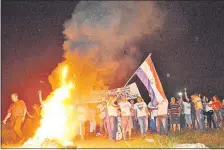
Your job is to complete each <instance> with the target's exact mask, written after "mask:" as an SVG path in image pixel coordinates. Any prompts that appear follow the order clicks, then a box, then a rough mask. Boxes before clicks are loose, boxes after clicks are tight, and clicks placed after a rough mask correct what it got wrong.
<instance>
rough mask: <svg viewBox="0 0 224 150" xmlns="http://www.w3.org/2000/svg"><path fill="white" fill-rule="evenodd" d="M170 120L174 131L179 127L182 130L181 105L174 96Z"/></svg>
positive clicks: (171, 101) (171, 102)
mask: <svg viewBox="0 0 224 150" xmlns="http://www.w3.org/2000/svg"><path fill="white" fill-rule="evenodd" d="M170 121H171V125H172V129H173V131H174V132H176V130H177V128H178V130H179V131H180V105H179V104H178V103H176V101H175V98H174V97H172V98H171V100H170Z"/></svg>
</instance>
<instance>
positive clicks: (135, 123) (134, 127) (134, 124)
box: [130, 99, 137, 135]
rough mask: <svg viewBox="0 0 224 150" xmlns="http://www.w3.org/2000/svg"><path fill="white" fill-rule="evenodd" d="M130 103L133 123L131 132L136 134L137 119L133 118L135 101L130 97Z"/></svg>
mask: <svg viewBox="0 0 224 150" xmlns="http://www.w3.org/2000/svg"><path fill="white" fill-rule="evenodd" d="M130 103H131V119H132V123H133V134H134V135H136V134H137V121H136V120H135V110H134V104H135V101H134V100H133V99H132V100H130Z"/></svg>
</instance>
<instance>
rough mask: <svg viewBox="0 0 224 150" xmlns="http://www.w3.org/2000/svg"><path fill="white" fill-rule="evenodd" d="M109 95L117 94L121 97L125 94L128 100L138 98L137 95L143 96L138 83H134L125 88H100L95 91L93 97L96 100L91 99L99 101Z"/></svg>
mask: <svg viewBox="0 0 224 150" xmlns="http://www.w3.org/2000/svg"><path fill="white" fill-rule="evenodd" d="M109 95H116V96H117V97H120V96H121V95H125V96H126V97H127V99H128V100H130V99H136V98H137V97H141V94H140V92H139V90H138V87H137V85H136V83H132V84H130V85H128V86H126V87H123V88H117V89H112V90H99V91H93V97H94V99H95V100H91V101H92V102H93V101H94V102H97V101H101V100H104V99H105V98H106V97H108V96H109Z"/></svg>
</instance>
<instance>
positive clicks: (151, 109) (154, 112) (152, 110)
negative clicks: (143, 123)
mask: <svg viewBox="0 0 224 150" xmlns="http://www.w3.org/2000/svg"><path fill="white" fill-rule="evenodd" d="M148 108H149V112H150V129H151V130H150V131H151V133H155V132H156V118H157V114H158V106H156V107H155V106H153V105H152V102H149V104H148Z"/></svg>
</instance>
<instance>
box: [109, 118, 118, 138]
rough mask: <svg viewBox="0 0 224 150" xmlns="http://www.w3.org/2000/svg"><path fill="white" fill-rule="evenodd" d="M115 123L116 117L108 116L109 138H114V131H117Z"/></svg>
mask: <svg viewBox="0 0 224 150" xmlns="http://www.w3.org/2000/svg"><path fill="white" fill-rule="evenodd" d="M117 123H118V119H117V117H115V116H110V129H111V138H112V139H113V140H116V133H117Z"/></svg>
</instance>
